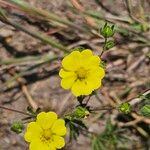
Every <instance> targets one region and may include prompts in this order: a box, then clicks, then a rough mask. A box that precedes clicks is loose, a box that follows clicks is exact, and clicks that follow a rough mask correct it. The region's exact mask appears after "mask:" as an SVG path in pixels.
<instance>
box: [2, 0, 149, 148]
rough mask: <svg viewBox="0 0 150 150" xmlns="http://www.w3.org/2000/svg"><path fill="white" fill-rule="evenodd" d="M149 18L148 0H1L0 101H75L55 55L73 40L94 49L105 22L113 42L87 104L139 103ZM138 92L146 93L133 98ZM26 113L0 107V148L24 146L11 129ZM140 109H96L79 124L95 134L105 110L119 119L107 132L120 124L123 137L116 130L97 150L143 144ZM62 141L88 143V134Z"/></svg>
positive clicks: (66, 107)
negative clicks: (111, 30) (99, 83)
mask: <svg viewBox="0 0 150 150" xmlns="http://www.w3.org/2000/svg"><path fill="white" fill-rule="evenodd" d="M149 20H150V1H149V0H26V1H25V0H24V1H23V0H0V105H1V106H4V107H8V108H13V109H17V110H21V111H24V112H26V109H27V107H28V106H31V107H32V108H33V110H36V109H37V108H38V107H40V108H41V110H44V111H49V110H52V111H55V112H57V113H58V114H59V115H60V116H63V115H64V114H65V113H66V112H69V111H71V110H72V109H73V108H74V107H75V105H76V104H77V101H76V99H75V97H74V96H73V95H72V94H71V93H70V91H66V90H63V89H62V88H61V87H60V77H59V76H58V72H59V69H60V66H61V60H62V58H63V57H64V56H65V55H66V54H67V53H69V52H71V51H72V50H73V49H76V48H79V47H80V48H85V49H87V48H88V49H91V50H93V51H94V53H95V54H100V53H101V52H102V48H103V44H104V38H103V37H102V36H101V35H100V33H99V31H100V28H101V27H103V26H104V24H105V22H108V23H109V24H114V25H115V35H114V37H113V39H114V42H115V46H114V47H113V48H112V49H110V50H109V51H106V52H104V54H103V55H102V60H103V61H104V62H105V67H106V76H105V78H104V80H103V85H102V88H101V89H99V90H97V93H96V94H95V95H94V96H92V97H91V99H90V101H89V105H90V106H91V107H93V108H101V107H102V106H104V105H108V104H111V105H115V104H116V103H120V102H124V101H130V100H133V101H132V103H133V106H134V110H137V109H139V108H140V107H141V105H143V103H142V102H143V101H142V102H141V101H140V102H138V101H137V100H139V99H140V100H141V99H144V100H145V99H146V100H145V101H147V102H149V101H150V95H149V97H148V96H147V95H148V94H149V93H150V92H149V89H150V31H149V28H150V23H149ZM143 93H145V95H146V96H147V97H146V96H145V95H144V96H143V97H142V98H141V97H140V98H139V96H140V95H141V94H143ZM145 101H144V102H145ZM25 117H26V116H24V115H22V114H19V113H16V112H12V111H9V110H2V109H0V150H27V149H28V145H27V144H26V143H25V141H24V139H23V133H21V134H19V135H17V134H16V133H14V132H12V131H11V130H10V126H11V124H12V123H13V122H14V121H18V120H20V119H23V118H25ZM140 117H141V116H140V115H139V114H137V113H133V114H130V115H125V116H122V115H121V114H120V112H118V111H117V110H110V111H105V110H102V111H99V112H96V113H94V114H91V115H90V116H89V118H88V119H86V120H85V124H86V125H87V126H88V130H89V131H90V132H94V133H98V134H99V135H102V133H104V131H105V126H106V125H108V121H107V120H108V118H111V120H112V124H117V125H118V129H119V130H121V131H118V129H117V130H116V129H115V130H113V131H112V130H111V135H115V134H116V133H118V132H119V133H120V132H121V136H123V140H125V141H124V142H123V143H122V142H120V141H119V139H122V138H121V137H120V135H119V136H117V135H116V137H113V140H112V142H110V143H109V144H106V145H105V144H104V145H105V146H103V145H102V146H101V149H102V147H103V149H102V150H108V149H112V150H133V149H136V150H150V134H149V133H150V120H149V118H145V117H143V118H140ZM146 119H147V120H146ZM107 140H108V141H110V139H109V138H108V139H107ZM107 140H106V141H107ZM66 141H67V142H66V143H67V144H66V147H65V148H64V149H66V150H75V149H78V150H90V149H92V143H93V137H89V136H87V135H86V136H85V135H84V134H80V136H79V137H78V138H77V140H73V141H72V142H69V140H68V138H67V139H66ZM102 143H103V142H102ZM114 145H115V146H114ZM116 145H117V146H116ZM114 147H115V148H114ZM93 149H94V150H98V149H96V148H93ZM101 149H100V150H101Z"/></svg>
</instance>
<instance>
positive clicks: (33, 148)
mask: <svg viewBox="0 0 150 150" xmlns="http://www.w3.org/2000/svg"><path fill="white" fill-rule="evenodd" d="M29 149H30V150H56V149H50V147H49V146H48V145H47V144H46V143H44V142H42V141H40V140H35V141H33V142H31V143H30V147H29Z"/></svg>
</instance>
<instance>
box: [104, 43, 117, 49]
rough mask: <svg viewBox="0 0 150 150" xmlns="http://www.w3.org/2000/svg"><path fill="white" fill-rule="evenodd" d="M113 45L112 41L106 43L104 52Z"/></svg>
mask: <svg viewBox="0 0 150 150" xmlns="http://www.w3.org/2000/svg"><path fill="white" fill-rule="evenodd" d="M114 45H115V43H114V41H108V42H107V43H106V44H105V46H104V48H105V50H109V49H111V48H113V47H114Z"/></svg>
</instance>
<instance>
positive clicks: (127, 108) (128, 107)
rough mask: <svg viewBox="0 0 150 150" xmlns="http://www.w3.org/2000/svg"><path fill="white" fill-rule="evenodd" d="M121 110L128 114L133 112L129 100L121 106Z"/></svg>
mask: <svg viewBox="0 0 150 150" xmlns="http://www.w3.org/2000/svg"><path fill="white" fill-rule="evenodd" d="M119 111H120V112H122V113H124V114H128V113H130V112H131V105H130V104H129V103H128V102H125V103H122V104H121V105H120V106H119Z"/></svg>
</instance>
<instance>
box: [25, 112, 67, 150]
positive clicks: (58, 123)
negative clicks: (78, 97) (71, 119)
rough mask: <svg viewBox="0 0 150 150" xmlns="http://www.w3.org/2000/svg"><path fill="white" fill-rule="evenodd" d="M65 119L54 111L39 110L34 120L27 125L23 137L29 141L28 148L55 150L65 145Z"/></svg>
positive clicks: (33, 149) (31, 149)
mask: <svg viewBox="0 0 150 150" xmlns="http://www.w3.org/2000/svg"><path fill="white" fill-rule="evenodd" d="M65 134H66V127H65V121H64V120H63V119H58V118H57V114H56V113H54V112H47V113H45V112H41V113H39V114H38V115H37V119H36V121H35V122H31V123H29V124H28V126H27V130H26V133H25V135H24V138H25V140H26V141H27V142H29V143H30V147H29V149H30V150H56V149H61V148H62V147H64V145H65V141H64V138H63V137H62V136H64V135H65Z"/></svg>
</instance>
